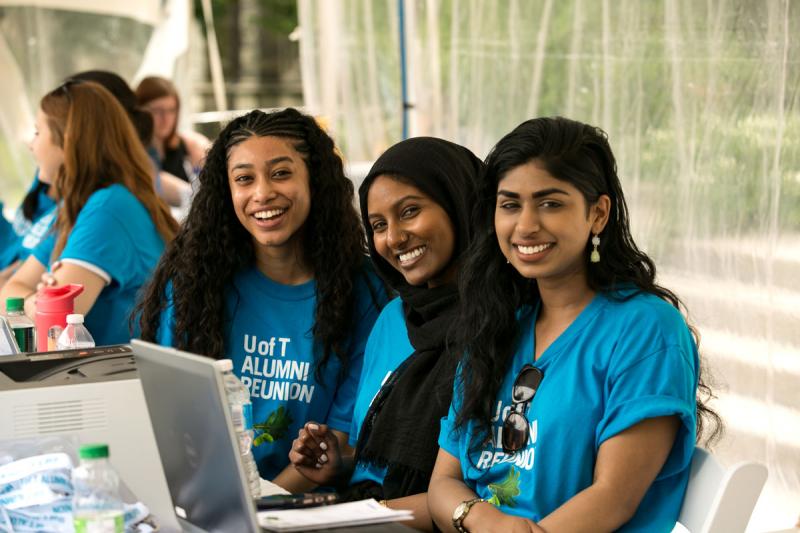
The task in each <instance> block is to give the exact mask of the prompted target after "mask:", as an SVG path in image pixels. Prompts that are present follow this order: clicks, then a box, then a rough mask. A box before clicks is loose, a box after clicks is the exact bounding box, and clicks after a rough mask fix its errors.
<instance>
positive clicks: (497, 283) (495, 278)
mask: <svg viewBox="0 0 800 533" xmlns="http://www.w3.org/2000/svg"><path fill="white" fill-rule="evenodd" d="M534 160H535V161H536V162H537V163H538V164H539V165H540V166H541V167H542V168H543V169H545V170H546V171H547V172H548V173H549V174H550V175H552V176H554V177H555V178H557V179H560V180H563V181H566V182H568V183H570V184H572V185H573V186H574V187H575V188H577V189H578V190H579V191H580V192H581V194H582V195H583V197H584V199H585V200H586V205H587V206H591V205H592V204H594V203H596V202H597V200H598V199H599V198H600V196H601V195H604V194H605V195H608V196H609V198H610V199H611V208H610V214H609V219H608V223H607V224H606V226H605V228H604V229H603V232H602V235H603V238H602V242H601V244H600V246H599V251H600V254H601V256H602V257H603V260H602V262H600V263H592V264H591V268H590V267H589V252H590V250H591V244H590V241H589V240H587V243H586V264H587V268H586V272H587V277H588V284H589V287H590V288H591V289H592V290H594V291H597V292H613V291H614V290H615V288H618V287H620V286H623V285H631V284H632V285H634V286H635V287H637V288H638V291H639V292H645V293H649V294H653V295H656V296H658V297H659V298H661V299H663V300H665V301H667V302H669V303H670V304H672V305H673V306H674V307H676V308H677V309H679V310H681V311H682V312H685V308H684V307H683V304H682V303H681V301H680V300H679V299H678V297H677V296H676V295H675V294H674V293H672V292H671V291H670V290H668V289H666V288H664V287H661V286H660V285H658V284H656V281H655V278H656V267H655V264H654V263H653V261H652V259H650V258H649V257H648V256H647V255H646V254H645V253H644V252H642V251H641V250H639V248H638V247H637V246H636V243H635V242H634V241H633V237H632V236H631V232H630V223H629V217H628V207H627V204H626V203H625V197H624V196H623V193H622V185H621V184H620V181H619V177H618V176H617V164H616V161H615V159H614V154H613V153H612V151H611V147H610V146H609V144H608V139H607V136H606V134H605V132H603V131H602V130H601V129H599V128H596V127H593V126H589V125H586V124H582V123H580V122H576V121H573V120H569V119H566V118H562V117H554V118H537V119H532V120H528V121H526V122H523V123H522V124H520V125H519V126H517V127H516V128H515V129H514V130H513V131H512V132H511V133H509V134H507V135H506V136H505V137H503V138H502V139H501V140H500V141H499V142H498V143H497V145H496V146H495V147H494V148H493V149H492V151H491V152H490V153H489V156H488V158H487V160H486V174H485V176H486V177H485V179H484V181H483V183H482V185H481V190H480V191H479V194H480V196H479V198H480V200H479V201H478V202H477V205H476V208H475V211H474V213H473V215H474V223H475V224H476V226H477V227H478V228H482V229H483V231H479V232H478V235H477V236H476V238H475V240H474V241H473V242H472V246H471V247H470V249H469V250H468V251H467V255H466V259H465V262H464V265H463V266H462V269H461V276H460V278H459V279H460V282H459V290H460V293H461V299H462V301H469V302H471V303H470V305H467V306H462V312H461V316H460V317H459V320H458V323H457V325H456V327H455V328H454V329H455V331H461V332H465V333H466V335H465V336H464V337H463V338H461V339H459V340H458V341H457V342H458V345H459V350H460V353H463V354H466V355H465V358H464V362H463V368H462V374H461V376H462V379H461V380H460V381H459V384H460V386H463V387H464V388H463V392H464V400H463V403H462V406H461V409H460V412H459V413H458V417H457V420H456V424H457V425H458V426H465V425H466V423H467V421H468V420H475V421H476V422H477V425H476V433H475V434H474V435H473V437H474V439H475V441H480V440H482V438H483V437H485V436H486V435H489V434H490V428H491V418H492V408H493V406H494V398H496V397H497V393H498V391H499V390H500V385H501V384H502V381H503V378H504V376H505V373H506V370H507V368H508V364H509V363H510V360H511V358H512V357H513V353H514V349H515V347H516V344H517V342H518V341H519V333H520V332H519V327H518V323H517V320H516V316H515V313H516V310H517V309H518V308H519V306H521V305H523V304H531V303H534V302H535V301H536V300H538V298H539V292H538V288H537V285H536V282H535V280H530V279H527V278H525V277H523V276H522V275H521V274H519V273H518V272H517V271H516V270H515V269H514V268H511V267H510V266H509V265H508V264H507V263H506V258H505V257H504V256H503V254H502V253H501V252H500V249H499V248H498V245H497V236H496V235H495V231H494V216H495V209H496V200H495V198H496V194H497V186H498V183H499V182H500V180H501V179H502V178H503V177H504V176H505V175H506V174H507V173H508V172H509V171H510V170H512V169H513V168H516V167H518V166H520V165H524V164H526V163H528V162H530V161H534ZM689 329H690V330H691V332H692V335H693V336H694V338H695V341H696V342H697V343H698V344H699V339H698V335H697V331H696V330H695V329H694V328H692V327H691V326H690V328H689ZM463 376H470V379H464V378H463ZM713 397H714V395H713V392H712V390H711V388H710V387H709V385H708V384H707V382H706V381H704V379H703V371H702V369H701V372H700V376H699V385H698V393H697V414H698V416H697V438H698V440H700V439H701V436H702V435H703V434H704V433H703V432H704V429H708V430H709V431H708V435H707V438H706V442H708V443H710V442H713V441H714V440H716V439H717V438H718V437H719V436H720V434H721V432H722V420H721V419H720V417H719V415H718V414H717V413H716V412H714V411H713V410H712V409H711V408H710V407H709V406H708V403H707V402H708V400H710V399H711V398H713ZM708 422H710V423H711V425H710V428H709V427H708Z"/></svg>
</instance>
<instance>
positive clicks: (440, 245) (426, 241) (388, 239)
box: [367, 175, 456, 287]
mask: <svg viewBox="0 0 800 533" xmlns="http://www.w3.org/2000/svg"><path fill="white" fill-rule="evenodd" d="M367 216H368V219H369V224H370V227H371V228H372V232H373V242H374V244H375V250H376V251H377V252H378V254H379V255H380V256H381V257H382V258H383V259H384V260H386V262H387V263H389V264H390V265H391V266H392V267H393V268H394V269H396V270H397V271H398V272H400V273H401V274H402V275H403V277H404V278H405V279H406V281H407V282H408V283H409V284H410V285H416V286H420V285H427V286H428V287H435V286H438V285H442V284H444V283H448V282H451V281H453V279H454V278H455V272H456V269H455V265H454V262H453V261H452V259H453V251H454V249H455V230H454V228H453V222H452V221H451V220H450V217H449V216H448V214H447V212H446V211H445V210H444V209H443V208H442V206H440V205H439V204H438V203H436V202H435V201H434V200H433V199H432V198H431V197H430V196H428V195H427V194H425V193H424V192H422V191H421V190H420V189H418V188H417V187H415V186H414V185H411V184H410V183H408V182H406V181H405V180H402V179H398V178H395V177H392V176H387V175H381V176H378V177H377V178H375V180H374V181H373V182H372V185H371V186H370V188H369V192H368V194H367Z"/></svg>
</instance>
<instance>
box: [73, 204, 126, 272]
mask: <svg viewBox="0 0 800 533" xmlns="http://www.w3.org/2000/svg"><path fill="white" fill-rule="evenodd" d="M121 216H122V215H120V214H117V213H116V212H115V210H114V209H111V208H109V207H105V206H103V205H101V202H93V203H91V204H90V203H87V204H86V206H85V207H84V208H83V210H81V212H80V214H79V215H78V219H77V220H76V222H75V227H74V228H73V229H72V232H71V233H70V235H69V237H68V239H67V244H66V246H65V247H64V250H63V251H62V252H61V255H60V257H59V259H60V260H61V261H71V262H73V263H76V264H79V265H82V266H84V267H86V268H88V269H89V270H92V271H94V272H96V273H97V274H98V275H100V276H101V277H104V278H105V279H106V282H107V283H110V282H111V281H112V280H115V281H117V282H118V283H119V284H120V285H123V286H124V285H127V283H128V281H129V278H130V276H131V275H132V274H133V273H135V272H136V268H135V266H134V261H135V258H134V257H133V255H134V254H133V253H132V251H133V250H136V247H135V246H134V245H133V242H132V239H131V236H130V235H129V234H128V229H127V224H125V223H124V222H123V221H122V220H121ZM104 274H105V275H104Z"/></svg>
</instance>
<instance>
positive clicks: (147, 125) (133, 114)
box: [0, 70, 191, 288]
mask: <svg viewBox="0 0 800 533" xmlns="http://www.w3.org/2000/svg"><path fill="white" fill-rule="evenodd" d="M68 79H73V80H83V81H93V82H95V83H99V84H100V85H102V86H103V87H104V88H105V89H107V90H108V91H109V92H110V93H111V94H112V95H113V96H114V98H116V99H117V101H118V102H119V103H120V104H122V107H123V108H124V109H125V112H126V113H127V115H128V118H130V119H131V122H132V123H133V125H134V127H135V128H136V134H137V136H138V137H139V140H141V142H142V145H143V146H145V147H146V146H147V145H148V144H149V143H150V139H151V137H152V136H153V118H152V117H151V116H150V113H149V112H147V111H145V110H144V109H142V108H140V107H139V106H138V104H137V103H136V95H134V93H133V91H132V90H131V88H130V87H129V86H128V84H127V83H126V82H125V80H123V79H122V78H121V77H120V76H119V75H117V74H114V73H113V72H109V71H106V70H87V71H84V72H79V73H78V74H74V75H72V76H70V77H69V78H68ZM156 168H157V167H156V166H154V167H153V173H154V174H155V172H156ZM156 191H157V192H158V193H159V195H160V196H161V197H162V198H164V200H165V201H166V202H168V203H169V204H170V205H175V206H179V205H181V201H182V199H183V198H185V197H188V196H189V195H190V194H191V190H190V187H189V186H188V185H186V184H185V183H184V182H182V181H181V180H178V179H177V178H175V177H174V176H168V175H166V174H165V173H163V172H162V173H158V174H157V175H156ZM54 194H55V190H54V189H53V188H52V187H50V184H49V183H46V182H43V181H41V180H40V179H39V171H38V170H37V172H36V176H35V177H34V180H33V183H32V184H31V187H30V189H29V190H28V193H27V194H26V196H25V198H24V199H23V201H22V204H21V205H20V206H19V208H18V209H17V211H16V213H15V215H14V220H13V222H11V223H9V222H7V221H6V220H5V218H2V217H1V216H0V288H2V286H3V284H4V283H5V281H7V280H8V278H10V277H11V274H13V273H14V271H15V270H16V269H17V268H18V267H19V266H20V265H21V264H22V262H23V261H25V259H27V258H28V256H29V255H30V253H31V252H32V251H33V249H34V248H36V246H37V245H38V244H39V243H40V242H41V241H42V240H43V239H44V238H45V237H46V235H47V234H48V232H49V231H50V229H51V228H52V226H53V223H54V222H55V217H56V203H55V200H53V195H54ZM45 281H50V280H49V279H47V280H45Z"/></svg>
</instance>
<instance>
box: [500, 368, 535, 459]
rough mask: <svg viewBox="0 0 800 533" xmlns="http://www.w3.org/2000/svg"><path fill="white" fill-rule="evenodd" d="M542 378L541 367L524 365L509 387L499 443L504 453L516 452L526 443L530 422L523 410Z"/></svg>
mask: <svg viewBox="0 0 800 533" xmlns="http://www.w3.org/2000/svg"><path fill="white" fill-rule="evenodd" d="M542 379H544V372H543V371H542V369H541V368H536V367H535V366H533V365H525V366H523V367H522V369H521V370H520V371H519V374H517V379H515V380H514V386H513V387H512V389H511V409H509V411H508V414H506V416H505V418H504V419H503V432H502V433H501V439H500V440H501V444H502V445H503V451H504V452H506V453H516V452H518V451H519V450H521V449H523V448H524V447H525V446H527V445H528V438H529V437H528V435H529V433H530V430H529V427H530V423H529V422H528V418H527V417H526V416H525V411H527V410H528V406H529V405H530V403H531V402H532V401H533V397H534V396H536V391H537V390H538V389H539V385H540V384H541V383H542Z"/></svg>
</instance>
